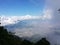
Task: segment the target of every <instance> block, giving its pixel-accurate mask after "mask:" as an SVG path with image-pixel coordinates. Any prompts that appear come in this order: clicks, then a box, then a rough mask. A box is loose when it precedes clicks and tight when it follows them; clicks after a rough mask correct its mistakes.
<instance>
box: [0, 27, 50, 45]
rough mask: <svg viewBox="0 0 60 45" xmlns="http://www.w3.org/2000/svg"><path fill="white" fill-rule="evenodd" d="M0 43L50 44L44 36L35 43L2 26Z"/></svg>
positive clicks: (14, 44) (15, 44)
mask: <svg viewBox="0 0 60 45" xmlns="http://www.w3.org/2000/svg"><path fill="white" fill-rule="evenodd" d="M0 45H50V43H49V42H48V41H47V40H46V39H45V38H42V39H41V40H39V41H38V42H37V43H35V44H34V43H32V42H30V41H28V40H22V39H21V38H20V37H18V36H16V35H13V34H12V33H11V32H8V31H7V29H5V28H4V27H3V26H0Z"/></svg>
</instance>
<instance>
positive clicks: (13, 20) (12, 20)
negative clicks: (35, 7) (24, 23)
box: [0, 10, 51, 25]
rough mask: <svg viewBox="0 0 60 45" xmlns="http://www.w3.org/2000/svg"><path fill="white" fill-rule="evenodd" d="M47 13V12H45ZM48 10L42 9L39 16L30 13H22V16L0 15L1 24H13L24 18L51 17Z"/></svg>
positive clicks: (43, 18)
mask: <svg viewBox="0 0 60 45" xmlns="http://www.w3.org/2000/svg"><path fill="white" fill-rule="evenodd" d="M47 13H48V14H47ZM50 13H51V12H50V10H44V11H43V15H40V16H31V15H24V16H5V15H4V16H3V15H2V16H0V17H1V23H2V24H1V25H9V24H15V23H17V22H18V21H19V20H26V19H42V20H45V19H51V15H50Z"/></svg>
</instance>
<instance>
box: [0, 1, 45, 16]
mask: <svg viewBox="0 0 60 45" xmlns="http://www.w3.org/2000/svg"><path fill="white" fill-rule="evenodd" d="M44 4H45V0H0V15H27V14H29V15H40V13H41V12H42V10H43V8H44Z"/></svg>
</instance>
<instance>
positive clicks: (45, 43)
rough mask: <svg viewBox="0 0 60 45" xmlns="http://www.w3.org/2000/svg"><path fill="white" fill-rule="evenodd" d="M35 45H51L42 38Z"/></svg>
mask: <svg viewBox="0 0 60 45" xmlns="http://www.w3.org/2000/svg"><path fill="white" fill-rule="evenodd" d="M35 45H50V42H49V41H47V40H46V38H42V39H41V40H40V41H38V42H37V43H36V44H35Z"/></svg>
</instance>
